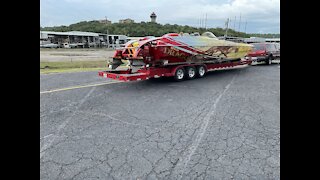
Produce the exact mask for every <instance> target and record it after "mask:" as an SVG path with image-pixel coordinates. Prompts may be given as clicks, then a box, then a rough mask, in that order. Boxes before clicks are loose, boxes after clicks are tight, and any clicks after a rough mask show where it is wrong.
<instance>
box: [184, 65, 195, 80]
mask: <svg viewBox="0 0 320 180" xmlns="http://www.w3.org/2000/svg"><path fill="white" fill-rule="evenodd" d="M196 72H197V71H196V68H194V67H193V66H190V67H187V68H186V78H187V79H194V78H195V77H196V75H197V74H196Z"/></svg>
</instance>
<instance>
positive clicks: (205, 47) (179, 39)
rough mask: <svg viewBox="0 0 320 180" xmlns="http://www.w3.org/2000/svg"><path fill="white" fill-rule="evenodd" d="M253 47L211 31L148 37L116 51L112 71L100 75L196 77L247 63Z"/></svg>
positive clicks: (115, 76)
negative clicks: (215, 34)
mask: <svg viewBox="0 0 320 180" xmlns="http://www.w3.org/2000/svg"><path fill="white" fill-rule="evenodd" d="M251 49H252V45H249V44H243V43H235V42H231V41H225V40H219V39H217V38H216V37H215V36H214V35H213V34H212V33H209V32H208V33H204V34H203V35H202V36H191V35H185V34H184V35H181V34H177V33H170V34H166V35H164V36H162V37H157V38H156V37H145V38H142V39H140V40H138V41H130V42H128V43H127V44H126V46H125V48H123V49H119V50H116V52H115V54H114V57H113V59H112V61H111V62H109V64H108V67H109V68H110V69H111V70H109V71H104V72H100V73H99V75H100V76H106V77H108V78H113V79H119V80H125V81H127V80H138V79H149V78H152V77H161V76H174V77H175V79H176V80H182V79H184V78H185V77H186V78H188V79H193V78H194V77H196V76H198V77H202V76H204V74H205V73H206V72H207V71H208V70H212V69H215V68H219V67H221V68H224V67H233V66H235V65H241V64H248V62H249V61H246V60H243V61H242V60H241V59H242V58H244V57H245V56H246V55H247V54H248V53H249V52H250V51H251ZM120 76H121V77H122V78H120Z"/></svg>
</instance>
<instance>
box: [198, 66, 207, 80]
mask: <svg viewBox="0 0 320 180" xmlns="http://www.w3.org/2000/svg"><path fill="white" fill-rule="evenodd" d="M205 74H206V68H205V67H204V66H199V67H198V68H197V76H198V77H200V78H201V77H203V76H204V75H205Z"/></svg>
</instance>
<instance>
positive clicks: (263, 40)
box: [244, 37, 280, 43]
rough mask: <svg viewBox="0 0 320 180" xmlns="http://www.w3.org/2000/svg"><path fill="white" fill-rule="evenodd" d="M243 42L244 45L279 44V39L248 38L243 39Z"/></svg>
mask: <svg viewBox="0 0 320 180" xmlns="http://www.w3.org/2000/svg"><path fill="white" fill-rule="evenodd" d="M244 42H245V43H263V42H275V43H280V38H261V37H250V38H244Z"/></svg>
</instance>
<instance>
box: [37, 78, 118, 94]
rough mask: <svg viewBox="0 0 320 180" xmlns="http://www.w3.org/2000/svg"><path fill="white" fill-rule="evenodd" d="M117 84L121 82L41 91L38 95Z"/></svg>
mask: <svg viewBox="0 0 320 180" xmlns="http://www.w3.org/2000/svg"><path fill="white" fill-rule="evenodd" d="M117 83H122V82H121V81H114V82H106V83H100V84H89V85H82V86H72V87H66V88H61V89H54V90H50V91H42V92H40V94H46V93H53V92H59V91H67V90H73V89H80V88H86V87H93V86H102V85H106V84H117Z"/></svg>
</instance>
